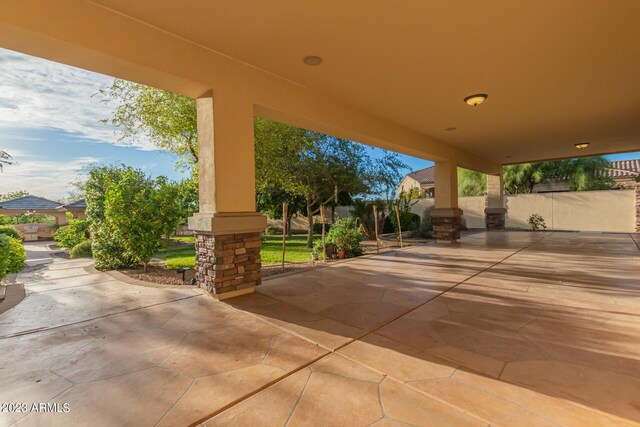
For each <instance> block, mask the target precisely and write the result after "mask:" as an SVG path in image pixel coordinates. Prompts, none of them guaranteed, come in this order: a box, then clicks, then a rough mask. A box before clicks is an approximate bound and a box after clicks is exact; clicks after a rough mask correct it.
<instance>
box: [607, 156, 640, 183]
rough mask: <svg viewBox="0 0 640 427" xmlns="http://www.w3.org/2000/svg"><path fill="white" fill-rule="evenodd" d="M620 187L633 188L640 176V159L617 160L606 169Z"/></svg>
mask: <svg viewBox="0 0 640 427" xmlns="http://www.w3.org/2000/svg"><path fill="white" fill-rule="evenodd" d="M606 174H607V176H610V177H611V178H613V182H615V184H616V187H618V188H633V187H635V185H636V183H637V182H638V181H637V180H638V177H640V159H631V160H616V161H615V162H611V167H610V168H608V169H607V170H606Z"/></svg>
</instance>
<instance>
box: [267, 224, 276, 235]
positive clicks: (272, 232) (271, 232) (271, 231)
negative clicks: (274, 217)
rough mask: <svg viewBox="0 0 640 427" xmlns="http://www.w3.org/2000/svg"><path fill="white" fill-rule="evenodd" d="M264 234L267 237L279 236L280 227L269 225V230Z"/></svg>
mask: <svg viewBox="0 0 640 427" xmlns="http://www.w3.org/2000/svg"><path fill="white" fill-rule="evenodd" d="M264 234H266V235H267V236H274V235H276V234H278V227H276V226H275V225H267V228H266V229H265V230H264Z"/></svg>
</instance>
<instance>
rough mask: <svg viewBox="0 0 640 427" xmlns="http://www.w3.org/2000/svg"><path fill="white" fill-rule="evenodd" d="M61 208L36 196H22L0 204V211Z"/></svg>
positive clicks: (60, 205) (58, 203) (58, 204)
mask: <svg viewBox="0 0 640 427" xmlns="http://www.w3.org/2000/svg"><path fill="white" fill-rule="evenodd" d="M60 207H62V203H60V202H54V201H53V200H48V199H44V198H42V197H37V196H24V197H19V198H17V199H13V200H5V201H3V202H0V209H7V210H28V211H35V210H56V209H58V208H60Z"/></svg>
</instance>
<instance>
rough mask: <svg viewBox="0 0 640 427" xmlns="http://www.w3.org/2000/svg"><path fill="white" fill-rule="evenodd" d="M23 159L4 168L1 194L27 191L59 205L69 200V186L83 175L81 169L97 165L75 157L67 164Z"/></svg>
mask: <svg viewBox="0 0 640 427" xmlns="http://www.w3.org/2000/svg"><path fill="white" fill-rule="evenodd" d="M24 157H25V159H24V160H21V161H20V162H19V163H16V164H13V165H11V166H10V167H6V168H4V172H3V173H2V179H0V193H8V192H11V191H16V190H27V191H29V193H31V194H33V195H35V196H40V197H44V198H47V199H52V200H57V201H61V200H63V199H65V198H67V197H68V192H69V190H70V188H69V187H68V185H69V183H70V182H73V181H76V180H77V179H78V178H79V177H80V176H81V175H82V168H83V167H84V166H87V165H90V164H92V163H97V162H99V161H100V159H98V158H95V157H77V158H74V159H70V160H68V161H46V160H40V159H37V158H34V157H32V156H29V155H27V156H24Z"/></svg>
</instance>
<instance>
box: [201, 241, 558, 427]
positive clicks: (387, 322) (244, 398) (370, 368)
mask: <svg viewBox="0 0 640 427" xmlns="http://www.w3.org/2000/svg"><path fill="white" fill-rule="evenodd" d="M550 234H551V233H547V234H546V235H544V236H543V237H541V238H540V239H538V240H536V241H534V242H531V243H529V244H527V245H525V246H523V247H522V248H520V249H518V250H516V251H514V252H512V253H510V254H509V255H507V256H506V257H504V258H502V259H501V260H499V261H497V262H495V263H493V264H491V265H489V266H487V267H485V268H484V269H482V270H480V271H478V272H476V273H475V274H473V275H471V276H469V277H467V278H466V279H464V280H462V281H460V282H458V283H456V284H455V285H453V286H451V287H450V288H449V289H446V290H444V291H442V292H440V293H439V294H437V295H436V296H434V297H433V298H430V299H429V300H427V301H425V302H423V303H421V304H419V305H417V306H416V307H414V308H412V309H409V310H407V311H405V312H404V313H401V314H400V315H398V316H395V317H393V318H392V319H391V320H389V321H386V322H384V323H383V324H381V325H379V326H377V327H376V328H374V329H372V330H371V331H369V332H366V333H364V334H363V335H361V336H359V337H357V338H353V339H352V340H350V341H348V342H346V343H344V344H342V345H339V346H338V347H336V348H335V349H330V348H327V347H325V346H323V345H321V344H318V343H316V342H313V341H312V340H310V339H309V338H306V337H304V336H301V335H299V334H297V333H294V332H292V331H289V330H287V329H286V328H285V327H283V326H280V325H277V324H275V323H272V322H269V321H268V320H266V319H263V318H261V317H260V316H258V315H256V314H253V313H249V312H244V311H243V313H246V314H249V315H251V316H253V317H255V318H257V319H259V320H261V321H263V322H266V323H269V324H271V325H273V326H275V327H277V328H279V329H282V330H284V331H286V332H288V333H290V334H292V335H295V336H297V337H300V338H302V339H304V340H305V341H308V342H311V343H313V344H315V345H317V346H319V347H321V348H323V349H325V350H327V351H328V353H327V354H324V355H322V356H320V357H317V358H315V359H314V360H311V361H309V362H307V363H305V364H303V365H302V366H300V367H298V368H296V369H294V370H292V371H291V372H289V373H287V374H285V375H283V376H282V377H280V378H276V379H275V380H273V381H271V382H270V383H268V384H265V385H263V386H262V387H260V388H259V389H257V390H254V391H252V392H251V393H249V394H247V395H246V396H243V397H240V398H238V399H236V401H234V402H231V403H229V404H227V405H225V406H224V407H222V408H219V409H217V410H216V411H215V412H213V413H211V414H209V415H207V416H206V417H203V418H201V419H199V420H198V421H196V422H194V423H192V424H191V425H190V426H191V427H196V426H199V425H201V424H203V423H205V422H206V421H207V420H209V419H211V418H213V417H215V416H216V415H218V414H221V413H222V412H224V411H226V410H227V409H229V408H231V407H233V406H235V405H237V404H238V403H240V402H242V401H245V400H247V399H248V398H250V397H252V396H254V395H256V394H258V393H259V392H261V391H263V390H265V389H267V388H269V387H271V386H272V385H275V384H277V383H279V382H281V381H282V380H284V379H286V378H288V377H290V376H291V375H293V374H295V373H297V372H299V371H301V370H303V369H305V368H308V367H310V366H311V365H313V364H315V363H317V362H318V361H320V360H322V359H325V358H327V357H329V356H331V355H334V354H337V355H338V356H340V357H344V358H345V359H348V360H351V361H353V362H355V363H357V364H359V365H360V366H363V367H365V368H367V369H369V370H371V371H374V372H377V373H379V374H382V375H383V376H384V377H383V379H382V380H381V381H380V383H382V382H383V381H385V380H386V379H387V378H391V379H393V380H394V381H397V382H399V383H400V384H405V383H404V382H403V381H400V380H398V379H395V378H393V377H391V376H389V375H388V374H386V373H384V372H380V371H378V370H377V369H374V368H372V367H370V366H367V365H366V364H364V363H362V362H360V361H357V360H353V359H352V358H350V357H347V356H345V355H344V354H341V353H338V351H339V350H341V349H343V348H344V347H346V346H348V345H350V344H352V343H354V342H356V341H359V340H361V339H362V338H364V337H366V336H368V335H370V334H372V333H374V332H376V331H378V330H380V329H381V328H383V327H384V326H386V325H388V324H389V323H391V322H394V321H396V320H398V319H400V318H401V317H403V316H405V315H407V314H409V313H411V312H413V311H415V310H417V309H418V308H420V307H422V306H424V305H425V304H427V303H429V302H431V301H433V300H435V299H436V298H438V297H440V296H442V295H443V294H445V293H447V292H449V291H451V290H452V289H455V288H456V287H457V286H459V285H461V284H463V283H465V282H467V281H468V280H470V279H472V278H474V277H476V276H478V275H479V274H482V273H484V272H486V271H488V270H489V269H491V268H493V267H495V266H496V265H499V264H501V263H502V262H504V261H506V260H507V259H509V258H511V257H513V256H514V255H516V254H518V253H520V252H522V251H524V250H525V249H527V248H529V247H531V246H533V245H535V244H537V243H539V242H540V241H542V240H544V239H545V238H546V237H548V236H549V235H550ZM234 309H235V310H238V311H242V310H240V309H238V308H235V307H234ZM311 373H312V370H311V369H310V373H309V378H307V383H305V386H304V388H303V391H302V393H301V394H300V396H299V397H298V400H297V401H296V404H295V406H294V409H293V411H292V412H291V414H290V415H289V418H288V419H287V422H286V423H285V424H284V426H286V425H287V424H288V423H289V421H290V419H291V417H292V416H293V413H294V412H295V408H296V407H297V405H298V403H299V401H300V399H301V398H302V395H303V393H304V390H305V389H306V387H307V384H308V382H309V380H310V378H311ZM407 387H409V388H410V389H411V390H412V391H415V392H417V393H419V394H421V395H424V396H427V397H429V398H430V399H434V400H437V401H439V402H440V403H443V404H445V405H447V406H449V407H452V408H455V409H457V410H460V411H463V412H465V413H467V414H468V415H470V416H473V417H475V418H477V419H481V418H479V417H478V416H476V415H474V414H470V413H468V412H467V411H464V410H463V409H461V408H459V407H457V406H454V405H451V404H450V403H449V402H447V401H446V400H442V399H438V398H436V397H434V396H431V395H429V394H427V393H425V392H423V391H421V390H418V389H416V388H414V387H411V386H409V385H407ZM482 421H486V420H482ZM488 425H490V424H488Z"/></svg>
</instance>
